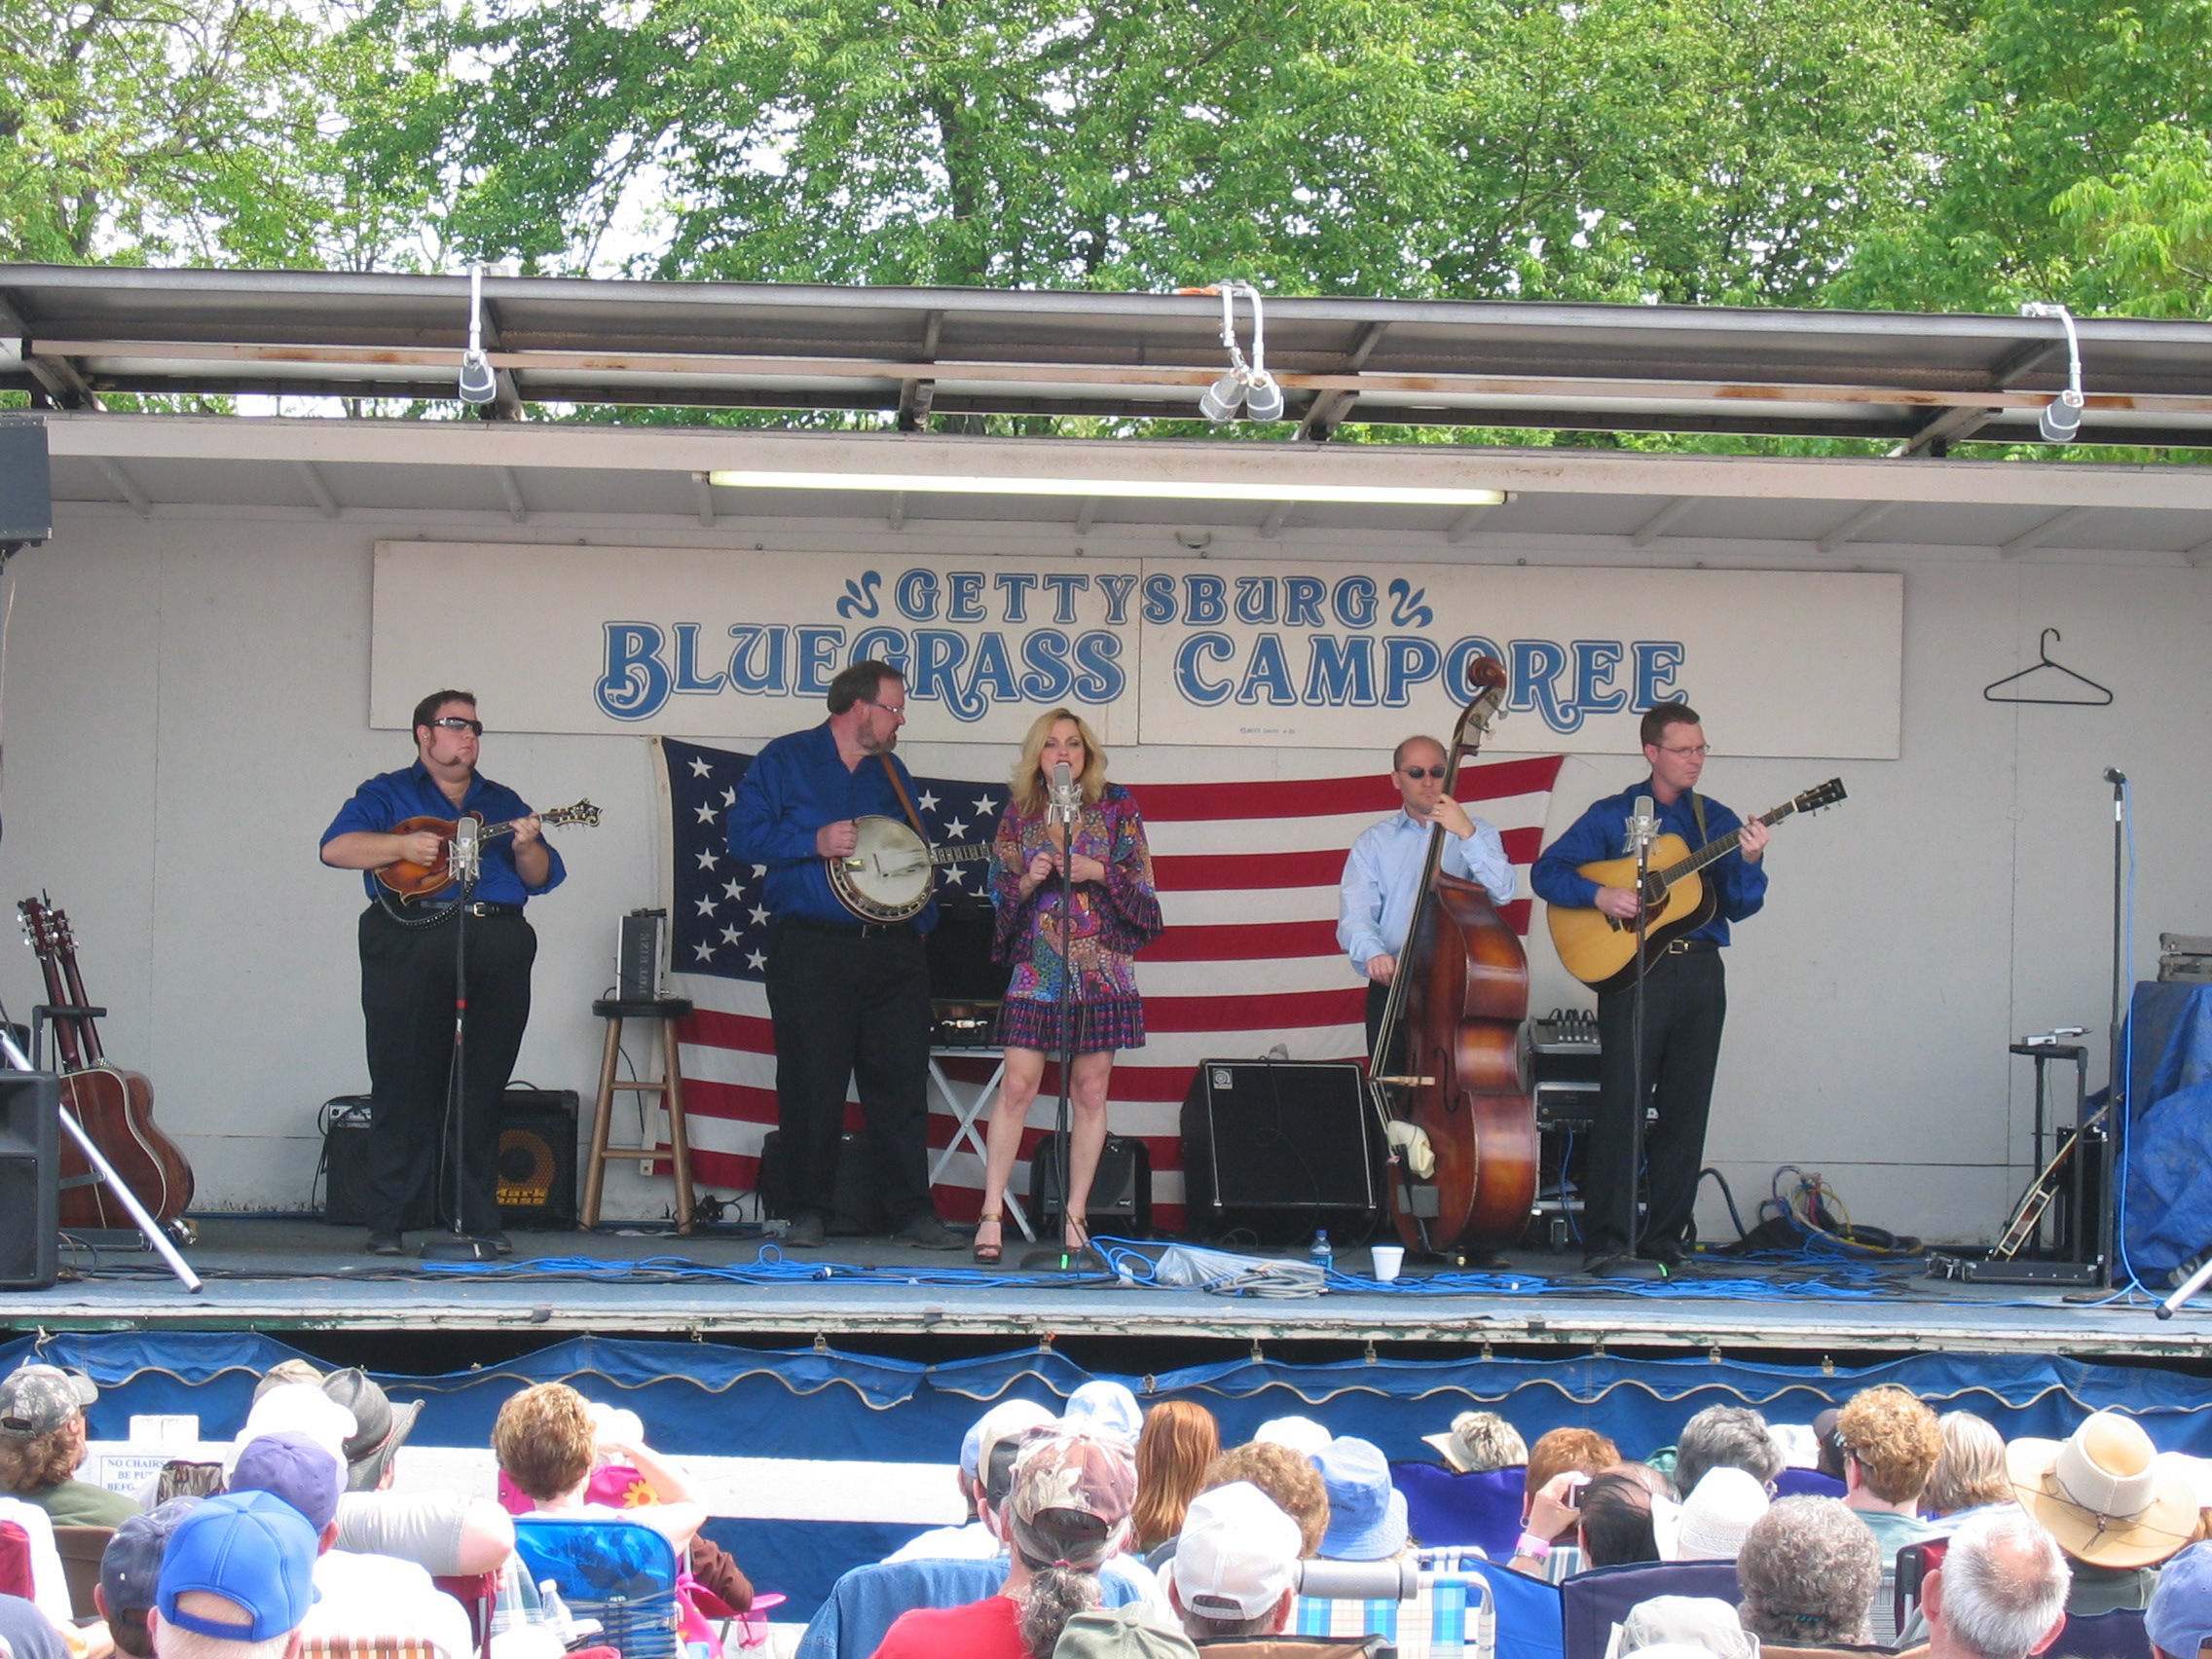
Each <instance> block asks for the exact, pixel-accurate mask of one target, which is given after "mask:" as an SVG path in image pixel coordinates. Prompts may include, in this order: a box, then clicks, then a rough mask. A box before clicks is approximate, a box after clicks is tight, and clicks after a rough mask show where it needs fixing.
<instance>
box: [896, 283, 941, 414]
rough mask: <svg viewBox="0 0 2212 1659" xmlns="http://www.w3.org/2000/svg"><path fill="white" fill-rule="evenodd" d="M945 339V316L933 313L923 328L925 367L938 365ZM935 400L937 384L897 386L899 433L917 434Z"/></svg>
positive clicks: (920, 382)
mask: <svg viewBox="0 0 2212 1659" xmlns="http://www.w3.org/2000/svg"><path fill="white" fill-rule="evenodd" d="M943 338H944V313H943V312H942V311H932V312H931V313H929V316H928V318H927V319H926V320H925V321H924V322H923V324H922V357H921V360H922V361H923V362H925V363H934V362H936V361H937V351H938V346H939V344H940V341H942V340H943ZM936 398H937V382H935V381H932V380H920V379H915V380H905V381H901V382H900V383H899V412H898V417H897V422H898V426H899V430H901V431H902V432H918V431H920V430H921V429H922V428H923V427H925V426H927V425H928V424H930V405H931V403H932V402H934V401H935V400H936Z"/></svg>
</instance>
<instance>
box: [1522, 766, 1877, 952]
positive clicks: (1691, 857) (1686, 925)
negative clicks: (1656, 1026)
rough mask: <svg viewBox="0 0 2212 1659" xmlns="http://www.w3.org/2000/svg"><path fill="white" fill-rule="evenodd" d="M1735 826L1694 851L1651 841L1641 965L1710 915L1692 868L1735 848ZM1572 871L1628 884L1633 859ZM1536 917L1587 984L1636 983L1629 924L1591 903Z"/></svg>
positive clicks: (1836, 789) (1825, 799) (1794, 807)
mask: <svg viewBox="0 0 2212 1659" xmlns="http://www.w3.org/2000/svg"><path fill="white" fill-rule="evenodd" d="M1843 798H1844V796H1843V780H1842V779H1841V778H1830V779H1829V780H1828V781H1827V782H1826V783H1825V784H1821V785H1818V786H1817V787H1815V788H1813V789H1809V790H1807V791H1806V792H1805V793H1803V794H1801V795H1797V796H1794V797H1792V798H1791V799H1789V800H1786V801H1784V802H1783V803H1782V804H1781V805H1780V806H1778V807H1776V808H1775V809H1774V810H1773V811H1772V812H1762V813H1760V814H1759V816H1758V820H1757V821H1758V822H1759V823H1761V824H1764V825H1768V826H1770V827H1771V826H1773V825H1776V824H1780V823H1781V822H1782V821H1783V820H1784V819H1785V818H1788V816H1789V815H1790V814H1792V813H1796V812H1818V811H1820V809H1821V808H1822V807H1824V806H1833V805H1835V803H1836V802H1837V801H1839V800H1841V799H1843ZM1741 833H1742V831H1741V830H1729V831H1728V833H1727V834H1725V835H1716V836H1714V838H1713V839H1712V840H1710V841H1708V842H1706V844H1705V845H1704V846H1702V847H1700V848H1698V850H1697V851H1696V852H1694V853H1693V852H1691V851H1690V849H1689V843H1688V842H1686V841H1684V840H1683V839H1682V838H1681V837H1680V836H1679V835H1662V836H1660V837H1659V838H1658V839H1657V840H1656V841H1654V842H1652V843H1651V854H1650V857H1649V858H1648V859H1647V860H1646V861H1645V866H1646V867H1645V870H1644V877H1643V903H1644V927H1643V937H1644V951H1643V959H1644V964H1645V966H1646V967H1648V966H1649V965H1650V964H1651V963H1653V962H1656V961H1657V960H1658V959H1659V958H1660V957H1661V956H1663V955H1664V954H1666V950H1667V945H1668V942H1669V941H1670V940H1677V939H1680V938H1681V937H1682V936H1683V935H1684V934H1691V933H1695V932H1697V930H1698V929H1699V928H1702V927H1704V926H1705V924H1706V923H1708V922H1710V921H1712V920H1713V913H1714V908H1715V907H1716V905H1717V904H1718V900H1717V899H1716V898H1715V897H1714V892H1713V889H1712V887H1711V886H1710V885H1709V884H1708V883H1707V882H1706V880H1705V878H1704V877H1702V876H1700V875H1699V874H1698V871H1699V870H1701V869H1703V868H1705V866H1707V865H1709V864H1712V863H1713V862H1714V860H1716V859H1720V858H1725V857H1726V856H1727V855H1728V854H1730V853H1732V852H1734V851H1735V850H1736V841H1737V837H1738V836H1739V835H1740V834H1741ZM1580 873H1581V874H1583V875H1586V876H1588V877H1589V878H1590V879H1591V880H1592V881H1595V882H1596V883H1598V885H1599V886H1601V887H1634V886H1635V885H1636V860H1634V859H1601V860H1600V861H1599V862H1598V863H1596V864H1586V865H1584V866H1581V870H1580ZM1544 921H1545V923H1546V925H1548V926H1549V927H1550V929H1551V934H1552V944H1553V946H1554V947H1555V948H1556V949H1557V950H1558V951H1559V959H1560V961H1561V962H1562V963H1564V964H1565V965H1566V967H1567V972H1568V973H1569V974H1572V975H1573V976H1574V977H1576V978H1577V979H1580V980H1581V981H1582V982H1583V983H1584V984H1585V985H1588V986H1589V987H1590V988H1591V989H1593V990H1599V991H1617V990H1620V989H1621V988H1623V987H1624V986H1627V985H1631V984H1634V983H1635V982H1636V923H1635V922H1634V921H1626V922H1624V921H1622V920H1620V919H1619V918H1618V917H1616V916H1608V915H1606V914H1605V913H1604V911H1603V910H1600V909H1598V908H1596V907H1595V906H1591V907H1587V908H1585V907H1583V906H1581V905H1574V906H1568V905H1565V904H1550V905H1547V906H1545V909H1544Z"/></svg>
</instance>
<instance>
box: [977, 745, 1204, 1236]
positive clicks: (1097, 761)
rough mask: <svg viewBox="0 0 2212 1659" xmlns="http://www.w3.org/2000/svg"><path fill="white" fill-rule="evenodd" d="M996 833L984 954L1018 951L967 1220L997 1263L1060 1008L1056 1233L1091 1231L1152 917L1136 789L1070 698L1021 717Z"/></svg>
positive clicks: (1055, 1046)
mask: <svg viewBox="0 0 2212 1659" xmlns="http://www.w3.org/2000/svg"><path fill="white" fill-rule="evenodd" d="M1063 761H1064V762H1066V764H1067V768H1068V773H1069V776H1070V777H1071V778H1072V779H1073V780H1074V782H1075V783H1076V784H1077V785H1078V787H1079V792H1080V793H1081V795H1082V808H1081V812H1080V814H1079V816H1078V818H1077V821H1076V824H1075V827H1074V831H1073V834H1072V835H1071V834H1070V833H1069V831H1068V830H1067V828H1066V827H1065V826H1062V825H1059V824H1054V823H1049V822H1048V819H1049V817H1050V813H1049V812H1048V806H1049V804H1050V800H1049V793H1050V789H1051V777H1052V771H1053V768H1054V767H1055V766H1057V765H1059V764H1060V763H1061V762H1063ZM995 845H996V848H997V853H996V857H995V858H994V859H993V860H992V864H991V876H992V881H991V903H993V904H994V905H995V906H996V907H997V910H998V928H997V934H996V937H995V939H994V940H993V941H992V946H991V954H992V955H993V956H994V957H995V958H997V959H998V960H999V961H1001V962H1011V963H1013V964H1014V977H1013V980H1012V982H1011V983H1010V984H1009V985H1008V986H1007V992H1006V1001H1005V1003H1004V1005H1003V1006H1002V1007H1001V1008H1000V1010H999V1032H998V1036H999V1042H1000V1044H1001V1046H1003V1047H1004V1049H1005V1050H1006V1079H1005V1082H1004V1083H1003V1085H1002V1086H1001V1088H1000V1091H999V1102H998V1105H997V1106H996V1107H995V1108H994V1109H993V1110H992V1113H991V1133H990V1142H989V1144H990V1158H989V1161H988V1162H987V1164H986V1166H985V1169H984V1173H983V1214H982V1220H981V1222H980V1224H979V1225H978V1226H977V1229H976V1251H975V1253H976V1260H977V1261H978V1262H982V1263H985V1264H989V1263H993V1262H996V1261H997V1260H998V1259H999V1257H1000V1255H1001V1253H1002V1251H1003V1249H1004V1241H1005V1230H1004V1224H1003V1218H1002V1216H1001V1214H1000V1205H1001V1204H1002V1203H1003V1202H1004V1199H1005V1194H1006V1184H1007V1181H1008V1179H1009V1178H1010V1177H1011V1176H1012V1175H1013V1173H1014V1159H1015V1157H1016V1156H1017V1155H1018V1154H1019V1153H1020V1150H1021V1130H1022V1125H1023V1124H1026V1123H1027V1122H1028V1121H1029V1106H1030V1103H1031V1102H1032V1101H1034V1100H1035V1099H1036V1098H1037V1088H1038V1085H1039V1084H1041V1083H1042V1082H1043V1081H1044V1077H1045V1062H1046V1061H1047V1060H1048V1059H1052V1058H1056V1057H1057V1056H1058V1054H1059V1052H1060V1048H1061V1043H1062V1040H1063V1039H1062V1029H1061V1011H1062V1009H1063V1008H1065V1009H1066V1011H1067V1027H1066V1038H1065V1040H1066V1042H1067V1045H1068V1047H1069V1048H1070V1049H1071V1050H1072V1051H1074V1054H1075V1064H1074V1067H1073V1070H1072V1076H1071V1079H1070V1086H1069V1089H1068V1105H1069V1108H1070V1112H1071V1115H1072V1116H1071V1123H1070V1133H1069V1137H1068V1141H1069V1144H1068V1183H1067V1200H1068V1201H1067V1203H1066V1205H1065V1217H1066V1219H1065V1223H1064V1228H1065V1231H1064V1232H1063V1234H1062V1238H1061V1241H1062V1243H1063V1244H1064V1245H1065V1246H1066V1247H1067V1248H1068V1249H1071V1250H1080V1249H1083V1248H1085V1247H1086V1246H1088V1244H1089V1242H1090V1234H1089V1231H1088V1229H1087V1228H1086V1227H1085V1226H1084V1220H1083V1217H1084V1212H1085V1209H1086V1208H1087V1207H1088V1202H1089V1198H1090V1182H1091V1177H1092V1176H1093V1175H1095V1174H1096V1173H1097V1171H1098V1155H1099V1152H1100V1150H1101V1149H1102V1148H1103V1147H1104V1146H1105V1144H1106V1085H1107V1080H1108V1079H1109V1078H1110V1077H1111V1076H1112V1075H1113V1070H1114V1051H1115V1050H1116V1049H1141V1048H1142V1047H1144V1003H1143V1000H1142V999H1141V998H1139V997H1138V995H1137V976H1136V962H1135V960H1134V959H1135V956H1136V953H1137V952H1138V951H1140V950H1142V949H1143V948H1144V947H1145V946H1146V945H1147V944H1148V943H1150V942H1151V941H1152V940H1154V939H1155V938H1157V937H1158V936H1159V933H1160V929H1161V921H1160V900H1159V897H1158V896H1157V895H1156V894H1155V893H1154V891H1153V884H1152V853H1151V851H1150V849H1148V848H1147V847H1146V845H1145V838H1144V820H1143V818H1141V817H1140V816H1139V815H1138V813H1137V803H1136V800H1135V797H1133V796H1132V795H1131V794H1130V793H1129V792H1128V791H1127V790H1125V789H1124V788H1122V786H1121V785H1119V784H1109V783H1108V782H1107V781H1106V752H1105V751H1104V750H1103V749H1101V748H1099V747H1098V738H1097V735H1096V734H1095V733H1094V732H1092V731H1091V729H1090V727H1089V726H1088V724H1086V723H1085V721H1084V719H1083V717H1082V716H1080V715H1078V714H1076V713H1075V712H1074V711H1072V710H1069V709H1054V710H1052V711H1051V713H1050V714H1047V715H1044V716H1041V717H1040V718H1039V719H1038V721H1037V723H1036V724H1035V725H1033V726H1031V727H1030V728H1029V735H1028V736H1027V737H1026V738H1024V739H1023V740H1022V744H1021V759H1020V761H1019V762H1018V763H1017V764H1016V765H1015V766H1014V794H1013V797H1012V798H1011V799H1010V800H1009V801H1008V802H1007V808H1006V815H1005V816H1004V817H1003V818H1001V819H1000V820H999V828H998V837H997V841H996V843H995ZM1063 871H1065V873H1066V874H1067V875H1068V876H1069V877H1070V878H1072V880H1073V883H1074V886H1073V889H1072V899H1073V903H1072V906H1071V907H1070V908H1069V910H1067V911H1066V912H1064V913H1063V911H1062V908H1061V875H1062V872H1063ZM1063 950H1064V952H1065V959H1064V962H1063V956H1062V953H1063Z"/></svg>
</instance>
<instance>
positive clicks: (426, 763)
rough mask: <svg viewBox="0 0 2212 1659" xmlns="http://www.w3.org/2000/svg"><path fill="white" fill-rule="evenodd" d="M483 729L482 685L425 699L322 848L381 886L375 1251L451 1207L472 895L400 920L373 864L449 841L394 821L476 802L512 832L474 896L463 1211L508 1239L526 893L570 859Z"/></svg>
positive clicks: (477, 1230) (525, 1017) (372, 939)
mask: <svg viewBox="0 0 2212 1659" xmlns="http://www.w3.org/2000/svg"><path fill="white" fill-rule="evenodd" d="M483 735H484V723H483V722H482V721H481V720H479V719H477V718H476V698H475V696H474V695H473V694H472V693H470V692H467V691H436V692H432V693H431V694H430V695H429V696H427V697H425V698H424V699H423V700H422V702H420V703H418V704H416V705H415V764H414V765H412V766H405V767H402V768H401V769H400V770H398V771H396V772H383V773H380V774H378V775H377V776H376V777H373V778H371V779H369V781H368V782H367V783H365V784H363V785H362V786H361V787H360V788H359V789H358V790H356V791H354V792H353V798H352V799H351V800H350V801H348V802H347V803H346V805H345V806H344V808H343V809H341V810H340V812H339V814H338V816H337V817H336V818H335V819H333V820H332V821H331V825H330V828H329V829H328V830H324V831H323V832H322V862H323V863H324V864H326V865H330V866H334V867H336V868H339V869H357V870H362V871H364V872H366V873H365V874H364V875H363V877H362V880H363V882H364V884H365V885H366V886H367V888H368V892H369V899H370V904H369V907H368V908H367V909H366V910H363V911H362V912H361V921H360V928H359V936H360V951H361V1014H362V1016H363V1018H364V1020H365V1021H366V1023H367V1026H368V1043H369V1099H370V1102H371V1104H370V1117H369V1154H368V1162H369V1179H368V1189H367V1194H366V1199H367V1207H368V1211H369V1246H368V1247H369V1253H370V1254H371V1255H373V1256H396V1255H398V1254H399V1253H400V1251H401V1249H402V1247H403V1245H402V1240H401V1237H400V1234H401V1230H402V1229H403V1228H405V1227H407V1226H408V1225H409V1223H410V1222H411V1221H415V1220H417V1219H418V1218H419V1217H420V1215H421V1214H422V1213H423V1212H424V1210H426V1209H428V1208H429V1207H431V1206H430V1205H426V1204H424V1198H430V1199H432V1200H433V1201H434V1204H435V1206H436V1208H437V1210H438V1211H439V1213H440V1214H441V1215H443V1216H444V1217H445V1219H447V1220H449V1221H450V1220H451V1219H452V1218H451V1216H450V1214H449V1213H447V1212H449V1211H450V1209H451V1205H452V1201H453V1188H452V1184H451V1178H450V1177H449V1178H448V1180H446V1181H444V1182H438V1181H436V1180H435V1172H436V1169H437V1165H438V1149H439V1147H440V1146H441V1145H443V1144H445V1143H446V1142H447V1141H448V1140H449V1139H450V1136H451V1132H452V1131H451V1130H450V1128H449V1127H448V1126H447V1124H446V1096H447V1089H448V1087H449V1085H450V1082H451V1078H452V1062H453V1051H454V1045H453V1031H454V935H453V928H454V925H455V923H456V921H457V918H456V917H455V915H454V908H455V905H456V904H457V903H458V902H459V900H460V897H461V895H460V890H459V889H458V888H449V889H447V890H446V891H445V892H443V893H439V894H436V895H434V896H431V897H429V898H426V899H421V900H417V901H416V902H414V903H413V904H411V905H410V906H409V908H408V910H407V912H406V913H407V915H408V916H409V917H410V919H409V920H405V921H402V920H400V919H399V917H398V916H397V915H395V914H393V913H392V912H391V911H390V910H388V909H387V907H386V905H385V904H384V903H380V902H379V900H378V887H377V878H376V873H375V872H376V871H378V870H381V869H388V868H389V867H390V866H393V865H397V864H402V863H405V864H413V865H425V866H435V865H438V864H439V863H441V862H442V861H443V859H444V858H445V851H446V847H445V840H444V838H443V837H442V836H440V835H438V834H436V833H434V832H432V831H428V830H419V831H417V832H415V833H412V834H405V835H402V834H395V833H393V832H392V830H393V827H394V826H395V825H401V824H405V823H406V822H407V821H408V820H409V819H411V818H436V819H454V818H458V817H460V816H461V815H462V814H464V813H473V814H475V815H476V816H478V817H479V818H481V819H482V820H483V821H484V822H485V823H487V824H496V823H499V822H501V821H507V822H509V823H510V824H511V830H510V832H508V833H506V834H503V835H499V836H497V837H493V838H489V839H486V840H484V841H482V842H480V843H479V848H480V851H479V867H478V874H477V879H476V885H475V887H474V889H473V890H472V892H471V894H470V903H469V910H468V986H467V992H468V1002H467V1007H468V1016H467V1017H468V1025H467V1042H466V1044H465V1052H466V1054H467V1060H466V1072H467V1075H466V1076H465V1077H464V1078H463V1079H462V1082H461V1146H462V1183H461V1185H462V1189H463V1191H462V1196H461V1228H462V1230H463V1231H464V1232H466V1233H467V1234H468V1235H470V1236H471V1237H473V1238H478V1239H483V1240H487V1241H489V1242H490V1243H492V1244H493V1245H494V1246H495V1247H496V1248H497V1249H498V1253H499V1254H500V1255H502V1256H503V1255H505V1254H506V1253H507V1237H506V1235H505V1234H504V1233H502V1232H501V1231H500V1230H499V1206H498V1163H499V1100H500V1097H501V1095H502V1094H504V1092H505V1091H506V1087H507V1078H508V1076H509V1074H510V1073H512V1072H513V1070H514V1065H515V1055H516V1054H517V1053H518V1052H520V1051H521V1049H522V1034H523V1028H524V1027H525V1026H526V1025H528V1024H529V1023H530V968H531V963H532V962H533V961H534V960H535V958H536V955H537V935H536V934H535V932H533V931H532V929H531V925H530V923H529V922H527V921H525V920H524V919H523V905H524V904H525V903H527V902H528V901H529V900H531V899H534V898H535V897H536V896H537V895H539V894H541V893H550V892H551V891H552V890H553V889H554V888H556V887H558V886H560V885H561V881H562V878H563V877H564V876H565V875H566V874H567V873H568V871H567V870H566V869H565V868H564V867H563V866H562V863H561V855H560V854H559V853H557V852H555V851H554V850H553V849H552V848H551V847H549V846H547V845H546V844H545V841H544V839H543V838H542V837H541V836H540V835H539V833H538V821H537V815H536V814H535V813H534V812H532V811H531V809H530V808H529V807H528V806H527V805H525V804H524V802H523V799H522V797H521V796H520V795H518V794H516V793H515V792H514V791H512V790H510V789H508V788H507V787H506V786H505V785H504V784H495V783H494V782H492V780H491V779H489V778H487V777H485V776H483V775H482V774H481V773H479V772H478V771H477V770H476V754H477V745H478V742H479V740H480V739H481V738H482V737H483ZM438 924H444V925H438ZM433 1185H434V1186H436V1187H437V1189H438V1190H437V1191H436V1192H434V1193H433V1192H432V1191H431V1189H432V1187H433Z"/></svg>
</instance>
